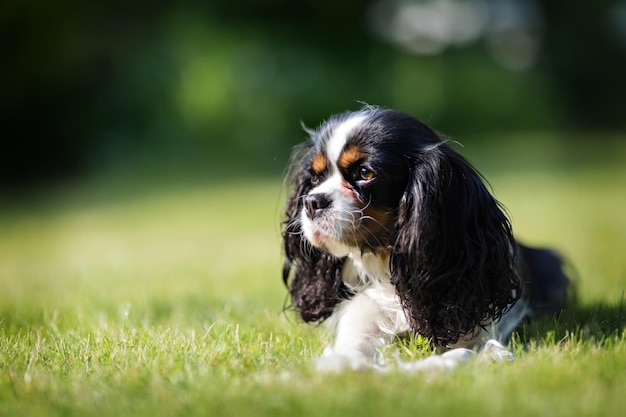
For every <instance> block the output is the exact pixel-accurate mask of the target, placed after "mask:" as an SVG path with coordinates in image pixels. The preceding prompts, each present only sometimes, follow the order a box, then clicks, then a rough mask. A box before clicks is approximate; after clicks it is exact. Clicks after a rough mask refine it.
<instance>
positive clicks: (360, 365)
mask: <svg viewBox="0 0 626 417" xmlns="http://www.w3.org/2000/svg"><path fill="white" fill-rule="evenodd" d="M372 366H373V363H372V361H370V360H368V358H367V357H366V356H365V355H363V354H362V353H361V352H353V353H350V354H344V353H335V352H333V350H332V349H331V348H330V347H327V348H326V349H324V353H323V354H322V356H320V357H319V358H317V359H316V360H315V368H316V369H317V370H318V371H321V372H334V373H337V372H341V371H345V370H353V371H357V370H363V369H369V368H372Z"/></svg>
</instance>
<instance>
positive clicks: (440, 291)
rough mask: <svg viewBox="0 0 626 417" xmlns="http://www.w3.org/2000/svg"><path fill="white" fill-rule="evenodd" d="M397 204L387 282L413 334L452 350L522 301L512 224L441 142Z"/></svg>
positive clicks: (419, 164) (426, 153) (422, 155)
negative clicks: (395, 295) (388, 281)
mask: <svg viewBox="0 0 626 417" xmlns="http://www.w3.org/2000/svg"><path fill="white" fill-rule="evenodd" d="M414 158H415V160H414V161H412V162H413V167H412V176H411V178H410V180H409V183H408V185H407V188H406V191H405V193H404V195H403V197H402V199H401V202H400V207H399V212H398V222H397V225H396V236H395V241H394V245H393V252H392V256H391V261H390V262H391V269H392V277H391V279H392V283H393V284H394V285H395V287H396V291H397V293H398V295H399V297H400V300H401V302H402V305H403V307H404V309H405V311H406V312H407V315H408V316H409V319H410V321H411V325H412V328H413V330H414V331H416V332H417V333H419V334H421V335H423V336H425V337H428V338H429V339H430V340H431V341H432V343H433V344H435V345H437V346H445V345H450V344H453V343H455V342H457V341H458V340H459V338H460V337H462V336H465V335H473V334H475V332H477V331H478V330H479V329H480V327H484V326H486V325H487V324H488V323H490V322H491V321H492V320H498V319H499V318H500V317H501V316H502V314H503V313H504V312H506V310H507V308H508V307H509V306H510V305H511V304H512V303H513V302H514V301H516V300H517V298H519V296H520V295H521V282H520V279H519V277H518V274H517V272H516V267H515V259H514V258H515V256H516V255H515V252H516V243H515V240H514V239H513V235H512V231H511V225H510V223H509V220H508V219H507V217H506V216H505V214H504V213H503V211H502V210H501V208H500V205H499V203H498V202H497V201H496V200H495V199H494V198H493V197H492V196H491V194H490V193H489V191H488V190H487V188H486V187H485V184H484V183H483V181H482V178H481V177H480V175H479V174H478V173H477V172H476V171H475V170H474V168H473V167H472V166H471V165H470V164H469V163H468V162H467V161H466V160H465V159H464V158H463V157H462V156H461V155H459V154H458V153H457V152H455V151H454V150H453V149H451V148H450V147H449V146H448V145H447V144H446V143H439V144H435V145H431V146H429V147H428V148H427V149H424V150H423V151H422V152H419V154H418V155H415V156H414Z"/></svg>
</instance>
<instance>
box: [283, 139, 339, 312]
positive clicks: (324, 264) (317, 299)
mask: <svg viewBox="0 0 626 417" xmlns="http://www.w3.org/2000/svg"><path fill="white" fill-rule="evenodd" d="M310 149H311V147H310V144H308V145H307V146H304V147H300V148H296V149H295V151H294V153H293V156H292V163H291V164H290V166H291V167H292V169H293V168H295V167H297V169H296V170H295V171H294V173H295V174H297V177H296V178H292V181H293V182H294V184H293V185H292V187H293V190H292V192H291V194H290V196H289V198H288V199H287V204H286V207H285V220H284V221H283V227H284V229H283V234H282V236H283V249H284V251H285V256H286V259H285V263H284V265H283V282H284V283H285V285H286V286H287V288H288V289H289V293H290V295H291V305H292V306H293V307H294V308H295V309H296V311H297V312H298V314H299V315H300V317H301V318H302V319H303V320H304V321H305V322H321V321H324V320H325V319H327V318H328V317H329V316H330V315H331V314H332V312H333V310H334V308H335V306H336V305H337V303H339V302H340V301H342V300H345V299H348V298H349V297H350V296H351V291H350V290H349V289H348V287H347V286H346V285H345V284H344V282H343V280H342V277H341V270H342V266H343V263H344V260H343V259H338V258H335V257H334V256H332V255H331V254H329V253H326V252H322V251H320V250H318V249H315V248H313V247H311V246H310V245H309V244H308V242H306V240H305V239H304V237H303V236H302V226H301V224H300V219H299V216H300V212H301V211H302V201H303V197H304V196H306V195H307V193H308V192H309V191H310V190H311V179H310V177H309V176H308V175H307V174H306V172H307V171H306V169H304V168H303V167H304V164H303V159H302V158H303V157H304V155H306V153H307V152H308V151H309V150H310ZM291 175H293V174H290V176H291ZM290 276H291V278H290Z"/></svg>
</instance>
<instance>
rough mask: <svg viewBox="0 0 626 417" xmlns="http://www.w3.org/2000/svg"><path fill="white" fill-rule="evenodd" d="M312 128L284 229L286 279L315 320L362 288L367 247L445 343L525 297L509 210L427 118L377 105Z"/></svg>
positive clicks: (297, 159) (415, 316) (409, 306)
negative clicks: (354, 271)
mask: <svg viewBox="0 0 626 417" xmlns="http://www.w3.org/2000/svg"><path fill="white" fill-rule="evenodd" d="M310 133H311V140H310V141H309V142H307V143H306V144H304V145H303V146H302V147H300V148H298V149H297V150H296V151H295V152H294V156H293V158H292V162H291V171H292V173H293V174H292V177H293V180H294V185H293V191H292V192H291V195H290V196H289V198H288V201H287V207H286V219H285V222H284V225H285V229H284V232H283V238H284V242H285V251H286V256H287V260H286V263H285V268H284V274H283V279H284V280H285V283H286V284H287V285H288V286H289V289H290V292H291V295H292V303H293V305H294V306H295V307H296V308H297V309H298V311H299V312H300V314H301V316H302V317H303V318H304V319H305V320H307V321H317V320H323V319H324V318H326V317H328V315H330V314H331V313H332V311H333V308H334V306H335V304H336V303H337V302H339V301H340V300H341V299H343V298H347V297H349V296H350V290H349V289H348V288H347V287H346V285H345V284H344V283H343V282H342V277H341V268H342V265H343V262H344V260H345V258H346V257H347V256H349V255H350V254H355V253H356V254H363V253H367V252H372V253H374V254H377V255H381V256H385V259H387V258H388V259H389V264H390V265H389V266H390V269H389V270H390V277H389V278H390V280H391V282H392V283H393V284H394V285H395V288H396V292H397V295H398V296H399V299H400V301H401V303H402V305H403V307H404V309H405V311H406V314H407V317H408V318H409V321H410V322H411V325H412V327H413V329H414V330H415V331H416V332H418V333H420V334H422V335H424V336H426V337H429V338H430V339H431V340H433V342H434V343H435V344H450V343H454V342H455V341H456V340H457V339H458V338H459V337H460V336H461V335H464V334H468V333H471V332H473V331H476V329H477V328H479V327H480V326H484V325H486V324H487V323H488V322H490V321H492V320H497V319H498V318H499V317H500V316H501V314H502V313H503V311H505V310H506V308H507V306H509V305H510V304H511V303H512V302H514V301H515V299H516V298H517V297H518V296H519V294H520V291H521V284H520V282H519V279H518V277H517V274H516V271H515V268H516V267H515V259H514V256H515V253H516V244H515V241H514V239H513V236H512V232H511V227H510V223H509V221H508V219H507V218H506V216H505V215H504V213H503V211H502V210H501V208H500V205H499V203H498V202H497V201H496V200H495V199H494V198H493V197H492V195H491V194H490V193H489V191H488V190H487V188H486V187H485V185H484V183H483V181H482V178H481V177H480V175H479V174H478V173H477V172H476V171H475V170H474V169H473V167H472V166H471V165H470V164H469V163H468V162H467V161H466V160H465V159H464V158H463V157H462V156H461V155H460V154H458V153H457V152H456V151H455V150H453V149H452V148H451V147H450V146H449V144H448V143H446V141H443V140H441V139H440V137H439V136H438V135H437V134H436V133H435V132H434V131H433V130H432V129H430V128H429V127H428V126H427V125H426V124H424V123H422V122H421V121H419V120H417V119H416V118H414V117H412V116H409V115H407V114H405V113H402V112H398V111H394V110H386V109H379V108H366V109H364V110H361V111H357V112H350V113H344V114H341V115H338V116H335V117H332V118H331V119H330V120H328V121H327V122H325V123H324V124H323V125H322V126H321V127H320V128H319V129H318V130H316V131H312V132H310ZM292 270H294V272H293V274H292V273H291V271H292ZM290 275H292V278H291V281H290Z"/></svg>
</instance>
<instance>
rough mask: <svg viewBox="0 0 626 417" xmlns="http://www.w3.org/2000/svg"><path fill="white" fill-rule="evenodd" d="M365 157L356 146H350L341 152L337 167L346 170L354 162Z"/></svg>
mask: <svg viewBox="0 0 626 417" xmlns="http://www.w3.org/2000/svg"><path fill="white" fill-rule="evenodd" d="M364 157H365V153H363V151H361V149H360V148H359V147H357V146H350V147H349V148H347V149H346V150H345V151H343V152H342V154H341V156H340V157H339V161H338V162H337V163H338V164H339V166H340V167H341V168H343V169H348V167H349V166H350V165H352V164H354V163H355V162H357V161H359V160H361V159H363V158H364Z"/></svg>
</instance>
